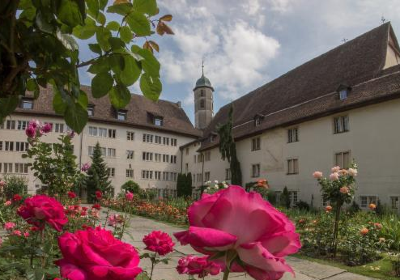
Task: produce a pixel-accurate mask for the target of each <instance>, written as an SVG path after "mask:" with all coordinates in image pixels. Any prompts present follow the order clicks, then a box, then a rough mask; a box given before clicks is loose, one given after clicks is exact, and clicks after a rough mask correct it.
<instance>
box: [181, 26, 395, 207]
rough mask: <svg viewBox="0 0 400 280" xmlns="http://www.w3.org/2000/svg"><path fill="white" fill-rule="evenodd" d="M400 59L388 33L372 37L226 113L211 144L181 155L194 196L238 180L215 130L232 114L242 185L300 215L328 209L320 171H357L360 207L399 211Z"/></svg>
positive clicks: (381, 30)
mask: <svg viewBox="0 0 400 280" xmlns="http://www.w3.org/2000/svg"><path fill="white" fill-rule="evenodd" d="M399 58H400V49H399V46H398V43H397V40H396V37H395V34H394V32H393V30H392V28H391V26H390V23H387V24H384V25H382V26H380V27H378V28H376V29H374V30H371V31H369V32H367V33H365V34H363V35H361V36H359V37H357V38H355V39H354V40H351V41H348V42H346V43H345V44H343V45H341V46H339V47H337V48H335V49H333V50H331V51H329V52H328V53H325V54H323V55H321V56H319V57H317V58H315V59H313V60H311V61H309V62H307V63H305V64H303V65H301V66H299V67H297V68H296V69H294V70H292V71H290V72H288V73H286V74H285V75H283V76H281V77H279V78H277V79H276V80H274V81H272V82H270V83H268V84H266V85H264V86H262V87H260V88H258V89H256V90H254V91H252V92H250V93H249V94H247V95H245V96H243V97H241V98H239V99H237V100H235V101H233V102H232V104H228V105H226V106H224V107H222V108H221V109H220V110H219V112H218V113H217V114H216V115H215V117H214V118H213V120H212V121H211V123H210V124H209V125H208V126H207V128H206V129H204V130H203V137H202V138H201V139H198V140H197V141H195V142H191V143H188V144H186V145H185V146H183V147H182V148H181V149H182V163H183V166H184V169H183V172H191V174H192V176H193V182H194V186H197V187H198V186H200V185H202V184H204V181H208V180H211V181H213V180H218V181H224V180H225V181H228V182H229V180H230V176H231V174H230V170H229V163H228V162H227V161H223V160H222V159H221V155H220V152H219V149H218V142H219V138H218V136H217V134H216V131H217V127H218V125H220V124H224V123H226V121H227V119H228V112H229V109H230V107H231V106H233V109H234V115H233V119H234V121H233V135H234V138H235V141H236V145H237V156H238V159H239V161H240V164H241V169H242V177H243V184H246V183H250V182H255V181H257V180H258V179H263V178H266V179H267V180H268V182H269V184H270V187H271V189H272V191H275V192H276V193H277V195H278V198H279V194H280V193H281V192H282V190H283V188H284V187H287V188H288V190H289V191H290V195H291V202H292V205H294V204H295V203H296V202H298V201H300V200H302V201H305V202H307V203H310V204H312V205H313V206H315V207H322V206H323V205H324V204H326V203H327V202H324V201H322V195H321V192H320V186H319V185H318V183H317V181H316V180H315V179H314V178H313V177H312V173H313V172H314V171H316V170H319V171H322V172H323V173H324V175H325V176H326V177H329V174H330V169H331V167H333V166H337V165H339V166H341V167H343V168H348V167H349V165H350V164H351V162H352V161H353V160H354V161H355V162H356V163H357V165H358V167H359V173H358V177H357V188H358V189H357V191H356V198H355V199H356V202H357V203H358V204H359V206H360V207H361V208H363V209H367V208H368V205H369V204H370V203H372V202H373V203H377V201H378V200H380V202H381V203H383V204H386V205H387V206H388V207H390V208H391V209H393V210H394V211H399V201H400V145H399V144H398V139H399V137H400V131H399V129H397V128H396V127H397V125H396V124H397V123H398V122H399V121H400V66H399V62H400V59H399Z"/></svg>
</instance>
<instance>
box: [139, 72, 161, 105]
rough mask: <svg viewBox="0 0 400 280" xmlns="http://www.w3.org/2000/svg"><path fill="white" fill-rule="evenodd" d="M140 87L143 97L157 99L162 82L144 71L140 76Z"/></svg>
mask: <svg viewBox="0 0 400 280" xmlns="http://www.w3.org/2000/svg"><path fill="white" fill-rule="evenodd" d="M140 89H141V90H142V93H143V95H144V96H145V97H147V98H148V99H150V100H153V101H157V100H158V98H159V97H160V94H161V91H162V84H161V81H160V79H159V78H154V77H151V76H150V75H149V74H147V73H145V74H143V75H142V77H140Z"/></svg>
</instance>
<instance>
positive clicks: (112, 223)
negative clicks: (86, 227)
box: [108, 214, 124, 227]
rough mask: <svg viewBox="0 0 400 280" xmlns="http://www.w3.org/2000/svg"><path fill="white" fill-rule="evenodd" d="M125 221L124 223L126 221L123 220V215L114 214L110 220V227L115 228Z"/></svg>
mask: <svg viewBox="0 0 400 280" xmlns="http://www.w3.org/2000/svg"><path fill="white" fill-rule="evenodd" d="M123 221H124V219H123V217H122V216H121V215H118V214H114V215H111V216H110V217H109V218H108V225H109V226H112V227H115V225H116V224H117V223H122V222H123Z"/></svg>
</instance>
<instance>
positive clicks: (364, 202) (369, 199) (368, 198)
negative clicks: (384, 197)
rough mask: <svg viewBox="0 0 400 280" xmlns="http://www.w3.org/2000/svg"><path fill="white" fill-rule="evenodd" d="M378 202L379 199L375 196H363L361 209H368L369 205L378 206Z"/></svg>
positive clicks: (361, 197)
mask: <svg viewBox="0 0 400 280" xmlns="http://www.w3.org/2000/svg"><path fill="white" fill-rule="evenodd" d="M377 201H378V199H377V197H376V196H374V195H371V196H366V195H362V196H360V207H362V208H367V207H368V205H370V204H371V203H373V204H376V202H377Z"/></svg>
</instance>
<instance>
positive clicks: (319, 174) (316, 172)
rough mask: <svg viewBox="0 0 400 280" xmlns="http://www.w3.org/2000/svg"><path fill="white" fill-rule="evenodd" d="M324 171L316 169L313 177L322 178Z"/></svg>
mask: <svg viewBox="0 0 400 280" xmlns="http://www.w3.org/2000/svg"><path fill="white" fill-rule="evenodd" d="M322 176H323V175H322V172H321V171H315V172H314V173H313V177H314V178H315V179H321V178H322Z"/></svg>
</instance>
